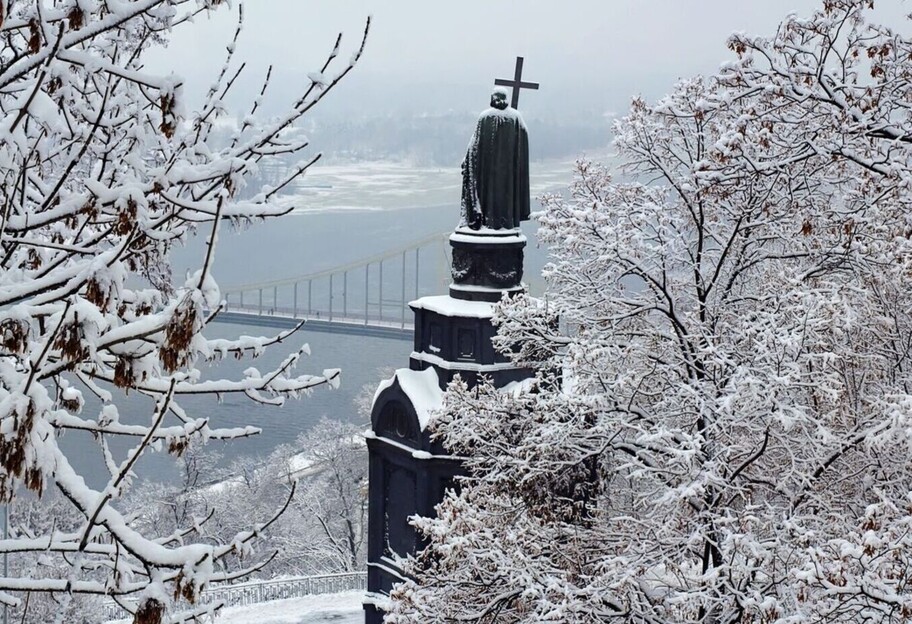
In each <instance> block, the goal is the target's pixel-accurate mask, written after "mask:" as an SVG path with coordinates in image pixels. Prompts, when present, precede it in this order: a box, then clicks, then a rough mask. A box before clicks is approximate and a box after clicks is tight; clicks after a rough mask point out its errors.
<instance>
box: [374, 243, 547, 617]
mask: <svg viewBox="0 0 912 624" xmlns="http://www.w3.org/2000/svg"><path fill="white" fill-rule="evenodd" d="M525 244H526V238H525V237H524V236H523V235H522V233H521V232H520V231H519V230H518V229H517V230H487V229H481V230H470V229H467V228H458V229H457V230H456V231H455V232H454V233H453V235H452V236H451V237H450V245H451V246H452V247H453V270H452V277H453V282H452V284H451V285H450V289H449V290H450V293H449V295H440V296H433V297H423V298H421V299H418V300H416V301H412V302H411V303H410V304H409V306H410V307H411V308H412V311H413V312H414V314H415V343H414V350H413V352H412V354H411V357H410V358H409V367H408V368H400V369H399V370H397V371H396V372H395V374H394V375H393V376H392V377H391V378H390V379H388V380H386V381H384V382H382V383H381V384H380V386H379V387H378V388H377V392H376V394H375V395H374V402H373V406H372V408H371V431H369V432H368V434H367V438H368V440H367V445H368V450H369V454H370V492H369V505H370V512H369V521H368V522H369V527H368V552H367V557H368V572H367V587H368V595H367V598H366V599H365V601H364V609H365V621H366V623H367V624H379V623H380V622H382V620H383V613H382V605H383V601H384V600H385V596H386V595H388V594H389V591H390V590H391V589H392V587H393V585H394V584H395V583H397V582H398V581H400V580H403V572H402V570H401V569H400V568H399V567H398V566H397V565H396V559H397V558H398V557H404V556H406V555H409V554H414V553H416V552H418V551H419V550H420V549H421V548H422V546H423V545H422V543H421V540H420V538H419V536H418V535H417V534H416V533H415V530H414V528H412V526H411V525H410V524H409V522H408V518H409V517H410V516H413V515H421V516H430V515H433V514H434V506H435V505H436V504H437V503H439V502H440V501H441V500H442V498H443V495H444V491H445V490H446V489H447V488H451V487H454V485H455V482H454V478H455V477H456V476H457V475H459V474H461V473H462V467H461V463H460V461H459V458H456V457H453V456H450V455H448V454H447V452H446V449H444V448H443V446H442V445H441V444H440V442H439V441H432V440H431V438H430V433H429V431H428V425H429V423H430V421H431V418H432V417H433V414H434V412H435V411H436V410H438V409H439V408H440V407H441V405H442V401H443V391H444V389H445V388H446V386H447V385H448V384H449V383H450V381H452V380H453V378H454V377H455V376H456V375H459V376H460V377H461V378H462V379H463V380H464V381H466V382H467V383H468V384H469V385H470V386H471V385H475V384H476V383H478V381H479V379H480V378H481V377H482V376H484V377H487V378H490V379H491V380H492V381H493V383H494V384H495V385H496V386H498V387H503V386H506V385H507V384H509V383H511V382H516V381H521V380H523V379H526V378H528V377H529V376H530V373H529V371H526V370H523V369H517V368H515V367H514V366H512V365H511V364H510V362H509V361H508V360H507V359H506V358H505V357H504V356H503V355H501V354H500V353H498V352H497V351H495V349H494V346H493V344H492V342H491V339H492V338H493V337H494V335H495V333H496V330H495V328H494V326H493V324H492V322H491V319H492V317H493V314H494V305H495V302H497V301H500V299H501V298H502V297H503V296H504V294H507V295H512V294H515V293H518V292H522V291H524V290H525V287H524V286H523V284H522V281H521V280H522V264H523V248H524V247H525Z"/></svg>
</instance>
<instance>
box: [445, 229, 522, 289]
mask: <svg viewBox="0 0 912 624" xmlns="http://www.w3.org/2000/svg"><path fill="white" fill-rule="evenodd" d="M450 246H451V247H452V248H453V266H452V276H453V283H452V284H450V296H451V297H453V298H454V299H464V300H468V301H500V298H501V297H502V296H503V293H505V292H506V293H509V294H513V293H517V292H522V291H523V290H524V287H523V285H522V275H523V249H524V248H525V246H526V237H525V236H524V235H523V233H522V232H521V231H520V230H518V229H516V230H488V229H480V230H470V229H468V228H465V227H461V228H457V229H456V231H455V232H453V234H451V235H450Z"/></svg>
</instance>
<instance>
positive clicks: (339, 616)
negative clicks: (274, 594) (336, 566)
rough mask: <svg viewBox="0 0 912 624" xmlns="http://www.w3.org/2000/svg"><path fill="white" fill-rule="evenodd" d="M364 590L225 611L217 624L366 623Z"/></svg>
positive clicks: (265, 603) (277, 601) (290, 599)
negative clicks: (363, 605) (363, 600)
mask: <svg viewBox="0 0 912 624" xmlns="http://www.w3.org/2000/svg"><path fill="white" fill-rule="evenodd" d="M363 598H364V592H360V591H352V592H343V593H339V594H321V595H319V596H305V597H303V598H289V599H288V600H275V601H273V602H263V603H260V604H256V605H250V606H248V607H232V608H230V609H225V610H223V611H222V613H221V615H220V617H219V618H218V619H217V620H216V622H217V624H362V623H363V622H364V609H363V607H362V606H361V600H362V599H363Z"/></svg>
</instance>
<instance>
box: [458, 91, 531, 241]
mask: <svg viewBox="0 0 912 624" xmlns="http://www.w3.org/2000/svg"><path fill="white" fill-rule="evenodd" d="M528 219H529V138H528V135H527V133H526V125H525V123H523V119H522V116H521V115H520V114H519V112H518V111H517V110H515V109H514V108H512V107H511V106H510V104H509V103H508V102H507V91H506V89H502V88H497V89H495V90H494V93H493V94H492V95H491V108H489V109H487V110H486V111H484V112H483V113H482V114H481V116H480V117H479V118H478V124H477V125H476V126H475V134H474V135H472V141H471V143H469V148H468V150H467V151H466V156H465V160H464V161H463V162H462V225H467V226H468V227H469V228H471V229H473V230H478V229H480V228H482V227H484V228H489V229H492V230H504V229H508V230H511V229H516V228H518V227H519V223H520V221H526V220H528Z"/></svg>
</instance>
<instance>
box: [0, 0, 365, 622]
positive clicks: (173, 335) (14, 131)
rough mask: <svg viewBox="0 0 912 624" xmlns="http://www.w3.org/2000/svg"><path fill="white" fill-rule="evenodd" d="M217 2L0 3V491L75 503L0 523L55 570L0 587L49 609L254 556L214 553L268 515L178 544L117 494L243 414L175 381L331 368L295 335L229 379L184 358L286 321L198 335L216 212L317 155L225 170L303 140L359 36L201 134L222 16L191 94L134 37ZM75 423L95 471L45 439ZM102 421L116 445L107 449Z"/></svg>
mask: <svg viewBox="0 0 912 624" xmlns="http://www.w3.org/2000/svg"><path fill="white" fill-rule="evenodd" d="M228 4H229V3H227V2H222V1H221V0H118V1H117V2H111V1H109V0H105V1H101V0H36V1H35V2H24V1H20V0H7V1H5V2H2V3H0V40H2V45H0V496H2V497H3V498H5V499H6V500H10V499H11V498H13V497H15V496H17V493H18V492H19V491H21V488H27V489H29V490H32V491H34V492H37V493H41V492H42V491H43V490H46V489H48V488H55V489H56V490H59V492H60V493H61V495H62V496H63V497H64V498H65V499H66V500H67V501H68V502H69V504H70V505H71V506H72V507H73V508H74V509H75V510H77V511H78V513H79V515H80V517H81V521H80V523H79V526H77V527H76V528H75V529H73V530H69V529H68V530H66V531H63V530H58V529H55V527H54V526H53V525H51V526H50V527H49V528H48V530H47V532H45V533H41V534H35V535H33V536H32V537H28V538H26V537H20V538H17V539H11V540H3V541H0V553H41V555H42V557H45V558H55V559H56V560H57V562H58V564H62V565H64V566H65V568H66V573H65V574H63V575H58V574H54V575H48V576H42V574H41V568H36V569H35V572H34V574H33V575H30V576H28V577H22V578H2V579H0V602H4V603H15V602H16V601H17V596H22V595H25V594H26V593H27V592H58V593H59V594H60V600H61V603H62V605H63V608H64V609H62V610H61V611H60V613H59V614H58V616H57V619H58V621H60V620H61V619H62V618H64V617H65V615H64V614H65V607H66V603H67V597H68V596H72V595H74V594H98V595H108V596H111V597H114V598H115V599H120V598H122V597H125V596H130V597H132V598H138V599H139V600H140V602H139V607H138V609H137V610H136V614H135V621H136V622H141V623H143V624H152V623H157V622H159V621H161V619H162V617H164V615H163V614H165V613H167V612H170V611H171V610H172V603H177V602H178V599H186V600H187V601H189V602H190V603H192V602H193V600H194V598H195V596H196V595H197V593H198V592H199V590H200V588H201V587H203V586H204V585H205V584H206V583H209V582H212V581H218V580H228V579H230V578H234V577H235V576H236V575H241V574H244V573H245V572H247V571H248V570H249V569H250V568H256V567H257V566H258V565H260V564H259V563H258V559H257V558H255V557H253V558H251V557H249V556H248V557H246V558H245V562H246V565H247V566H248V569H247V570H237V571H233V572H230V573H229V572H224V571H220V572H213V571H214V570H217V569H219V562H220V560H222V559H223V558H225V557H226V556H228V555H229V554H232V553H234V554H238V553H244V554H249V553H250V550H251V548H252V543H253V542H254V541H255V539H256V538H257V537H258V536H259V535H260V533H261V531H263V530H264V528H265V527H266V526H267V525H268V524H269V520H267V521H265V522H262V523H259V524H257V525H256V526H250V527H248V530H246V531H244V532H241V533H238V534H237V535H235V536H233V537H232V539H230V540H228V541H225V542H218V543H212V542H205V543H202V542H201V543H194V541H193V536H194V534H195V527H194V526H193V525H192V524H191V525H190V526H186V527H183V528H181V529H180V530H179V531H176V532H174V533H172V534H169V535H154V534H141V533H140V532H138V531H136V530H135V529H134V527H133V526H132V524H131V514H130V512H129V510H127V509H123V508H121V507H119V506H118V505H117V501H118V499H119V498H120V497H121V495H122V494H123V493H124V492H125V490H127V489H128V488H129V486H130V481H131V479H132V477H133V468H134V466H135V464H136V462H137V460H138V458H139V457H140V455H142V453H143V452H144V451H146V450H147V449H149V448H150V447H161V448H164V449H167V450H168V451H170V452H172V453H175V454H180V453H181V451H182V450H183V449H185V448H186V447H187V446H188V445H189V444H190V443H191V442H192V443H204V442H205V441H206V440H211V439H230V438H235V437H238V436H245V435H250V434H253V433H255V432H256V431H255V430H254V429H253V428H249V427H248V428H234V429H222V428H219V427H218V418H217V416H216V417H213V418H211V419H210V418H209V417H208V414H207V415H205V416H202V417H201V416H200V415H196V414H192V413H189V412H188V411H186V410H185V409H183V407H182V398H183V397H185V396H187V395H199V394H212V395H213V396H215V395H223V394H225V393H241V394H245V395H246V396H248V397H249V398H250V399H251V400H253V401H255V402H259V403H263V404H269V405H275V404H281V403H282V402H283V401H284V400H285V399H286V398H288V397H297V396H300V395H302V394H306V393H307V392H309V391H310V390H311V389H312V388H314V387H316V386H319V385H322V384H333V383H335V380H336V379H337V375H338V372H337V371H325V372H324V373H323V374H320V375H307V374H304V375H301V374H296V373H294V370H293V369H294V367H295V365H296V364H297V362H298V360H299V358H300V357H301V356H302V355H303V354H304V353H305V351H306V347H304V348H302V349H301V350H299V351H297V352H295V353H292V354H291V355H290V356H289V357H288V358H287V359H285V360H284V361H283V362H282V364H281V365H280V366H279V367H278V368H276V369H275V370H272V371H268V372H262V373H261V372H259V371H258V370H257V369H255V368H249V369H248V370H247V371H246V373H245V376H244V378H243V379H237V380H219V379H205V380H204V379H203V377H202V376H201V371H200V367H201V366H202V365H204V364H205V363H206V362H207V361H210V360H214V359H218V358H221V357H226V356H237V357H242V356H244V355H257V354H259V353H260V352H262V350H263V349H265V348H266V347H268V346H269V345H271V344H273V343H275V342H278V341H280V340H282V339H284V338H287V337H288V335H287V334H283V335H281V336H277V337H275V338H272V339H267V338H257V339H253V338H244V339H239V340H208V339H206V338H205V336H204V332H205V328H206V326H207V324H208V323H209V322H210V321H211V320H212V318H213V316H214V315H216V314H217V313H218V312H219V309H220V306H221V298H220V296H219V290H218V287H217V285H216V283H215V281H214V279H213V278H212V265H213V261H214V258H215V252H216V244H217V240H218V230H219V226H220V223H221V222H223V221H225V220H231V221H234V222H244V221H248V220H251V219H259V218H265V217H274V216H278V215H281V214H283V213H284V212H286V211H287V210H288V209H287V208H283V207H282V206H280V205H279V204H278V203H277V201H276V198H277V195H278V194H279V193H280V192H281V190H282V189H283V188H284V187H285V186H287V185H288V184H289V183H290V182H292V181H293V180H294V179H295V178H296V177H297V176H299V175H301V174H302V173H303V172H304V171H305V170H306V169H307V167H308V166H309V165H310V164H312V163H313V162H314V161H315V160H316V158H317V157H318V156H311V157H308V158H305V159H304V160H302V161H301V163H300V164H299V165H298V166H296V167H293V168H292V169H290V170H289V171H288V172H287V175H285V176H284V178H283V179H282V180H281V181H280V182H279V183H278V184H275V185H274V186H272V187H265V188H262V189H254V190H251V189H245V188H244V187H245V180H246V179H248V177H249V176H251V175H254V174H255V173H256V171H257V169H258V168H260V167H263V166H265V165H267V164H268V163H269V162H271V161H272V160H273V159H275V158H277V157H279V156H287V155H288V154H294V153H299V152H302V151H303V150H304V149H305V148H306V147H307V143H306V142H305V140H304V139H302V138H300V135H297V134H295V135H294V138H286V135H287V131H288V130H289V129H291V128H292V125H293V124H295V123H296V122H298V121H299V120H300V119H301V118H302V117H303V116H304V115H306V114H307V113H308V111H310V110H311V109H312V108H313V107H314V106H315V105H316V104H317V103H318V102H319V101H320V100H321V99H322V98H323V97H324V96H325V95H326V94H327V93H328V92H329V91H330V90H331V89H332V88H333V87H334V86H335V85H336V84H337V82H338V81H339V80H340V79H341V78H342V77H344V76H345V75H346V74H347V73H348V72H349V71H350V70H351V69H352V68H353V66H354V64H355V63H356V62H357V61H358V59H359V57H360V54H361V50H362V49H363V44H364V41H363V39H362V40H361V42H360V45H358V46H356V47H355V48H354V50H355V51H354V53H353V54H352V55H351V56H350V57H348V60H340V59H339V58H338V52H339V49H340V42H339V40H338V39H337V40H336V43H335V46H334V47H333V48H332V49H331V51H330V53H329V55H328V58H327V59H326V61H325V63H323V66H322V67H320V68H319V71H315V72H313V73H312V74H310V81H309V84H304V85H302V88H301V95H300V97H299V98H298V99H297V100H295V101H293V102H290V103H289V108H288V110H287V113H286V114H284V115H282V116H280V117H278V118H274V119H271V120H262V121H258V120H257V114H258V108H259V106H260V103H261V98H262V95H263V93H266V91H267V87H268V85H269V75H267V76H266V77H265V78H264V83H263V93H261V94H260V97H258V98H256V100H255V101H254V103H253V104H252V106H251V108H250V110H249V115H248V116H247V117H245V118H244V122H243V124H242V125H241V127H240V128H238V130H237V131H236V132H235V133H234V135H233V137H232V138H231V140H230V141H229V142H228V144H227V145H224V146H222V147H216V146H214V145H211V144H209V143H207V140H208V139H209V137H210V133H211V132H212V130H213V126H214V123H215V122H216V120H217V118H218V117H219V115H221V114H222V113H223V112H224V105H223V98H224V96H225V94H226V93H227V92H228V91H229V90H230V89H231V87H232V85H234V84H235V81H236V78H237V75H238V73H239V71H240V70H241V69H242V67H243V66H242V65H241V64H239V63H238V62H236V60H235V50H236V49H237V46H236V44H237V40H238V35H239V33H240V31H241V22H242V20H240V19H239V21H238V29H237V34H236V35H235V39H234V41H232V42H230V43H229V46H228V48H227V52H226V59H225V63H224V65H223V67H222V70H221V73H220V74H219V75H218V76H216V77H215V78H214V80H213V83H212V86H211V88H210V89H209V91H208V93H207V94H206V96H205V98H204V101H203V102H202V103H201V105H200V106H199V107H198V108H196V109H195V110H190V108H191V107H190V106H188V105H187V103H186V102H185V101H184V95H183V93H184V90H183V83H182V82H181V79H180V78H179V77H178V76H176V75H173V74H172V75H166V76H158V75H154V74H152V73H150V72H148V71H146V70H144V53H145V52H146V51H147V50H149V49H150V48H152V47H153V46H160V45H165V44H166V43H167V40H168V37H169V35H170V33H171V32H172V31H173V30H174V29H177V28H187V27H191V26H192V22H193V20H194V18H196V19H199V18H200V17H202V16H204V15H205V13H206V12H208V11H210V10H215V9H217V8H221V6H220V5H228ZM225 10H227V9H225ZM240 15H242V12H241V11H239V16H240ZM365 35H366V30H365ZM241 197H244V198H247V199H240V198H241ZM197 228H204V230H203V231H204V232H205V236H206V237H207V240H208V245H207V246H206V250H205V254H204V257H202V258H200V270H199V271H197V272H196V273H194V274H193V275H191V276H190V278H189V279H188V280H187V281H186V283H183V284H180V283H178V284H172V281H171V275H170V271H169V270H168V261H167V260H168V250H169V248H170V247H171V246H172V245H173V244H175V243H176V242H179V241H182V240H184V239H185V238H186V237H187V236H188V235H189V234H190V233H192V232H194V231H195V230H196V229H197ZM123 391H129V392H131V393H134V394H140V395H146V396H148V397H151V398H152V399H153V400H154V409H150V411H149V413H126V412H125V411H124V410H118V408H117V403H116V398H117V397H118V396H122V394H123ZM88 395H93V396H94V398H93V399H92V401H93V402H96V403H97V402H99V401H100V403H101V404H102V407H101V408H100V410H98V411H97V413H96V412H95V411H93V412H92V413H85V411H84V410H83V407H84V406H86V405H87V398H88ZM74 430H75V431H80V432H88V433H90V434H91V435H93V436H94V438H95V440H96V441H97V446H98V451H99V454H100V457H101V459H102V460H103V462H104V465H106V466H107V467H108V469H109V472H110V477H109V481H108V483H107V485H106V486H104V487H103V488H100V489H92V488H90V487H89V486H87V484H86V482H85V480H84V478H83V476H82V475H80V474H78V473H77V471H76V470H75V469H74V467H73V464H72V463H71V462H70V460H69V458H68V457H67V455H66V454H65V453H64V452H63V451H62V450H61V447H60V445H59V444H58V438H59V437H60V436H61V435H62V434H63V433H64V432H66V431H74ZM113 437H119V438H128V439H129V438H132V439H133V440H135V445H134V446H133V448H132V449H131V450H130V451H129V452H127V453H126V454H125V455H124V454H120V453H117V452H115V451H114V450H112V447H111V446H110V445H109V440H110V439H112V438H113ZM18 534H22V532H19V533H18ZM55 569H57V568H55ZM190 612H191V614H192V612H193V607H190Z"/></svg>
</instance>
